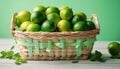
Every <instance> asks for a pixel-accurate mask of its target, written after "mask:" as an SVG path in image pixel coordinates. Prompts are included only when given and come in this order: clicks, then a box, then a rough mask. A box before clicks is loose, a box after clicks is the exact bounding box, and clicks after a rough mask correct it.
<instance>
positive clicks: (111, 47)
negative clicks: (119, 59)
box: [107, 42, 120, 56]
mask: <svg viewBox="0 0 120 69" xmlns="http://www.w3.org/2000/svg"><path fill="white" fill-rule="evenodd" d="M107 49H108V51H109V53H110V54H111V55H112V56H116V55H119V53H120V44H119V43H118V42H110V43H109V44H108V47H107Z"/></svg>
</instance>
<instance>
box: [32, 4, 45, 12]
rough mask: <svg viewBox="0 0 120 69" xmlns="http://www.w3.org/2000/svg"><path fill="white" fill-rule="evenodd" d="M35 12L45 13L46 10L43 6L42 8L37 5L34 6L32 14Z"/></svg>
mask: <svg viewBox="0 0 120 69" xmlns="http://www.w3.org/2000/svg"><path fill="white" fill-rule="evenodd" d="M37 11H40V12H43V13H45V11H46V8H45V7H44V6H42V5H38V6H36V7H35V8H34V9H33V12H37Z"/></svg>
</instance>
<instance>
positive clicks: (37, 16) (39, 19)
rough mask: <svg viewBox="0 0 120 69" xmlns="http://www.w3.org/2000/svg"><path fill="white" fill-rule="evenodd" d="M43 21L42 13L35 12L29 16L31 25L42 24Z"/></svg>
mask: <svg viewBox="0 0 120 69" xmlns="http://www.w3.org/2000/svg"><path fill="white" fill-rule="evenodd" d="M44 20H45V16H44V14H43V13H42V12H40V11H37V12H33V13H32V14H31V21H32V22H33V23H36V24H40V25H41V24H42V22H43V21H44Z"/></svg>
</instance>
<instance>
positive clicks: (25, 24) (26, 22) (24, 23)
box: [20, 21, 31, 31]
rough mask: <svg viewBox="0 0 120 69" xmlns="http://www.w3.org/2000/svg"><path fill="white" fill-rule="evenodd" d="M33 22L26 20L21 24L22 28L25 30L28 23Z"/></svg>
mask: <svg viewBox="0 0 120 69" xmlns="http://www.w3.org/2000/svg"><path fill="white" fill-rule="evenodd" d="M29 24H31V22H30V21H25V22H23V23H22V24H21V25H20V29H21V30H23V31H26V29H27V27H28V25H29Z"/></svg>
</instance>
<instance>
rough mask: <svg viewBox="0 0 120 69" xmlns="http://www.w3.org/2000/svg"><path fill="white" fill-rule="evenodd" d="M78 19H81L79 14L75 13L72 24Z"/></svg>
mask: <svg viewBox="0 0 120 69" xmlns="http://www.w3.org/2000/svg"><path fill="white" fill-rule="evenodd" d="M78 21H80V18H79V16H78V15H74V17H73V18H72V25H74V24H75V23H76V22H78Z"/></svg>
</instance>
